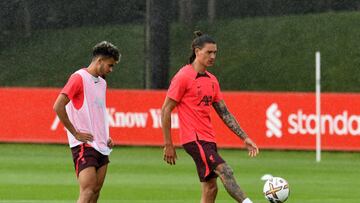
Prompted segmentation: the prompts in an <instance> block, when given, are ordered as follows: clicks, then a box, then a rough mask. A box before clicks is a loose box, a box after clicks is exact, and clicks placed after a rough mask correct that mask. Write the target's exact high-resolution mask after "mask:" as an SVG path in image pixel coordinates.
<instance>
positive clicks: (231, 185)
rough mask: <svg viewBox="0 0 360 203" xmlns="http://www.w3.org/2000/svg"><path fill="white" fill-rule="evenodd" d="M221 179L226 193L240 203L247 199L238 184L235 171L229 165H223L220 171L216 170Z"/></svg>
mask: <svg viewBox="0 0 360 203" xmlns="http://www.w3.org/2000/svg"><path fill="white" fill-rule="evenodd" d="M215 172H216V173H217V174H218V176H219V177H220V179H221V181H222V183H223V184H224V187H225V189H226V191H227V192H228V193H229V194H230V195H231V196H232V197H233V198H234V199H235V200H237V201H238V202H242V201H243V200H244V199H246V195H245V193H244V192H243V191H242V190H241V188H240V186H239V185H238V184H237V183H236V180H235V178H234V175H233V171H232V169H231V168H230V166H228V165H227V164H223V167H221V169H220V170H215Z"/></svg>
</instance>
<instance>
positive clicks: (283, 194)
mask: <svg viewBox="0 0 360 203" xmlns="http://www.w3.org/2000/svg"><path fill="white" fill-rule="evenodd" d="M263 192H264V195H265V198H266V199H267V200H269V202H271V203H283V202H285V201H286V200H287V199H288V197H289V194H290V188H289V183H288V182H287V181H286V180H285V179H283V178H280V177H271V178H269V179H268V180H267V181H266V182H265V184H264V189H263Z"/></svg>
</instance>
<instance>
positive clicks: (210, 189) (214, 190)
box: [204, 184, 218, 196]
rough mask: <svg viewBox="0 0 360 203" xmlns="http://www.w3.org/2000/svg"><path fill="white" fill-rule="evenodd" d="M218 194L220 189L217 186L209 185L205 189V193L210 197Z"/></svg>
mask: <svg viewBox="0 0 360 203" xmlns="http://www.w3.org/2000/svg"><path fill="white" fill-rule="evenodd" d="M217 192H218V187H217V185H216V184H209V185H207V186H206V187H204V193H205V194H206V195H208V196H213V195H216V194H217Z"/></svg>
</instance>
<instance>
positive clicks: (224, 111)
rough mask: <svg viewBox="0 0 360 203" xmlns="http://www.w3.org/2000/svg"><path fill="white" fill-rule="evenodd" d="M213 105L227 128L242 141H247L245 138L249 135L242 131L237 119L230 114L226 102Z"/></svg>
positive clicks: (222, 101)
mask: <svg viewBox="0 0 360 203" xmlns="http://www.w3.org/2000/svg"><path fill="white" fill-rule="evenodd" d="M212 105H213V107H214V109H215V111H216V113H217V114H218V115H219V117H220V118H221V120H223V121H224V123H225V124H226V126H227V127H229V128H230V130H231V131H233V132H234V133H235V135H237V136H238V137H239V138H241V139H242V140H245V138H247V137H248V135H247V134H246V133H245V132H244V131H243V129H241V127H240V125H239V123H238V122H237V120H236V119H235V117H234V116H233V115H232V114H231V113H230V112H229V110H228V108H227V107H226V105H225V102H224V100H221V101H219V102H214V103H213V104H212Z"/></svg>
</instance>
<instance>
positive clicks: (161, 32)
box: [0, 0, 360, 92]
mask: <svg viewBox="0 0 360 203" xmlns="http://www.w3.org/2000/svg"><path fill="white" fill-rule="evenodd" d="M359 9H360V1H357V0H238V1H234V0H221V1H220V0H176V1H175V0H132V1H128V0H116V1H115V0H78V1H72V0H62V1H56V0H41V1H38V0H2V1H0V61H1V63H0V68H1V74H0V86H36V87H49V86H51V87H61V86H63V85H64V84H65V82H66V80H67V79H68V77H69V75H70V74H71V73H72V72H74V71H75V70H77V69H79V68H80V67H83V66H87V65H88V64H89V62H90V53H91V48H92V47H93V46H94V44H96V43H97V42H99V41H102V40H107V41H110V42H112V43H113V44H115V45H117V46H118V47H119V49H120V50H121V53H122V55H123V57H122V61H121V63H120V64H119V65H118V68H117V70H116V71H114V73H113V74H112V75H111V76H110V77H109V79H108V82H109V87H111V88H125V89H144V88H145V89H165V88H167V87H168V84H169V78H171V76H173V75H174V73H175V72H176V71H177V70H178V69H179V68H180V67H181V66H183V65H184V64H185V63H186V61H187V57H188V56H189V54H190V44H191V41H192V39H193V37H194V35H193V31H194V30H201V31H203V32H204V33H208V34H209V35H211V36H212V37H214V39H215V40H216V42H217V45H218V50H219V52H218V58H217V63H216V65H215V67H213V68H211V70H210V71H211V72H213V73H215V74H216V75H217V77H218V78H219V80H220V83H221V85H222V89H223V90H250V91H253V90H261V91H262V90H264V91H313V90H314V88H315V87H314V85H315V73H314V66H315V51H320V52H321V55H322V67H323V70H322V77H323V83H322V90H323V91H328V92H357V91H359V90H360V86H359V85H358V83H359V81H360V78H359V77H358V76H357V75H356V74H354V73H356V72H357V68H358V67H359V65H360V64H359V63H360V35H359V34H358V33H359V31H360V25H359V23H358V21H359V18H360V13H359V12H358V10H359Z"/></svg>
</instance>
